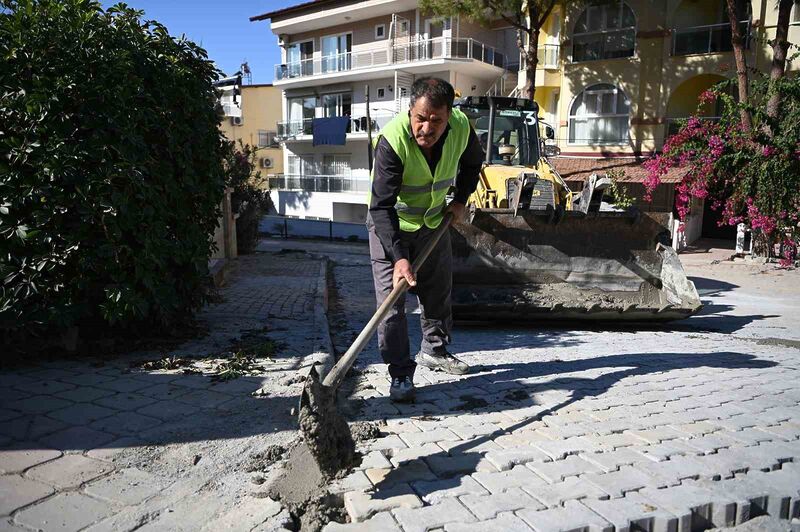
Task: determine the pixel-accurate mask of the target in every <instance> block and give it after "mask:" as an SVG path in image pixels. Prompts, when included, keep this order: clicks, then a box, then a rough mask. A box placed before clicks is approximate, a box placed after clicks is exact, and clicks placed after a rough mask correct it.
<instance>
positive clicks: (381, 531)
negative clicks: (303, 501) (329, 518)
mask: <svg viewBox="0 0 800 532" xmlns="http://www.w3.org/2000/svg"><path fill="white" fill-rule="evenodd" d="M322 530H323V532H401V529H400V527H399V526H398V524H397V521H395V520H394V517H392V514H390V513H389V512H381V513H379V514H377V515H375V516H374V517H373V518H372V519H369V520H368V521H364V522H363V523H350V524H346V525H343V524H340V523H328V524H327V525H325V528H323V529H322Z"/></svg>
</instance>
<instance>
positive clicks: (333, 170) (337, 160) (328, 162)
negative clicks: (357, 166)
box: [322, 154, 350, 177]
mask: <svg viewBox="0 0 800 532" xmlns="http://www.w3.org/2000/svg"><path fill="white" fill-rule="evenodd" d="M322 173H323V175H335V176H341V177H350V154H326V155H323V156H322Z"/></svg>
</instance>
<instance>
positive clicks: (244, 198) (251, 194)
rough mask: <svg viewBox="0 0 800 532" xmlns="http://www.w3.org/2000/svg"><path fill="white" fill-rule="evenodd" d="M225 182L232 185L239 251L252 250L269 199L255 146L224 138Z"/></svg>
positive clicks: (246, 251)
mask: <svg viewBox="0 0 800 532" xmlns="http://www.w3.org/2000/svg"><path fill="white" fill-rule="evenodd" d="M225 148H226V153H225V174H226V176H225V177H226V184H227V186H228V187H230V189H231V210H232V211H233V213H234V214H236V215H238V218H237V219H236V246H237V251H238V252H239V253H242V254H244V253H252V252H253V251H255V249H256V245H257V244H258V238H259V229H258V226H259V223H260V222H261V218H262V217H263V216H264V215H265V214H266V213H267V211H268V210H269V208H270V206H271V205H272V201H271V199H270V196H269V191H268V190H267V180H266V178H265V177H263V176H262V175H261V171H260V170H257V169H256V168H257V165H256V160H257V159H258V157H257V153H258V148H256V147H254V146H250V145H249V144H244V143H243V142H242V141H241V140H239V143H238V144H236V143H235V142H226V145H225Z"/></svg>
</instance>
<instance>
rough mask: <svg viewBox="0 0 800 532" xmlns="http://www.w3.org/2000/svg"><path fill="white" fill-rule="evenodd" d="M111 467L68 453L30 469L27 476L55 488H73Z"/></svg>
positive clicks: (98, 461)
mask: <svg viewBox="0 0 800 532" xmlns="http://www.w3.org/2000/svg"><path fill="white" fill-rule="evenodd" d="M112 469H113V467H112V466H111V465H109V464H107V463H105V462H101V461H100V460H94V459H92V458H87V457H85V456H81V455H77V454H68V455H65V456H62V457H61V458H58V459H56V460H53V461H51V462H47V463H45V464H42V465H39V466H36V467H34V468H33V469H30V470H28V471H27V473H26V474H25V475H26V476H27V477H28V478H31V479H34V480H38V481H40V482H44V483H46V484H52V485H53V486H56V487H57V488H74V487H77V486H80V485H81V484H83V483H84V482H87V481H89V480H92V479H93V478H97V477H99V476H100V475H102V474H103V473H107V472H108V471H111V470H112Z"/></svg>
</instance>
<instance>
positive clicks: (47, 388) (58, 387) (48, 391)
mask: <svg viewBox="0 0 800 532" xmlns="http://www.w3.org/2000/svg"><path fill="white" fill-rule="evenodd" d="M73 388H75V385H74V384H69V383H66V382H59V381H56V380H39V379H34V380H33V381H29V382H24V383H22V384H18V385H16V386H14V389H16V390H19V391H21V392H27V393H30V394H33V395H36V394H43V395H53V394H56V393H58V392H63V391H64V390H71V389H73Z"/></svg>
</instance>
